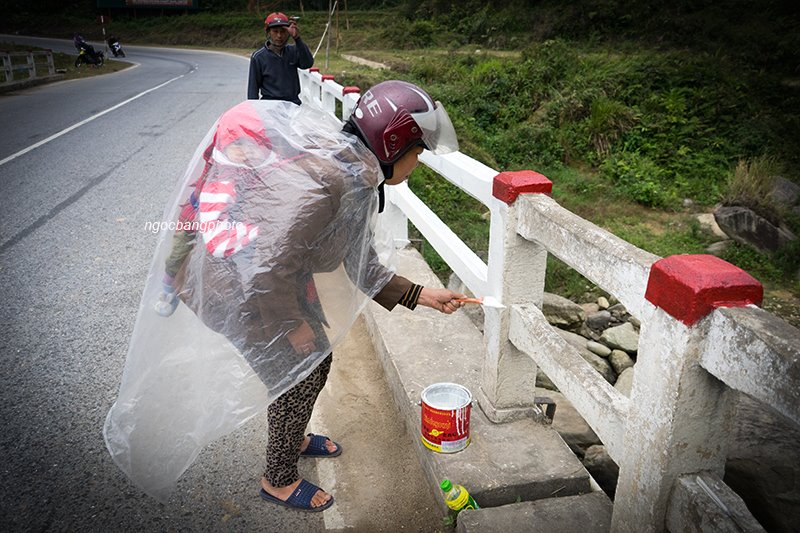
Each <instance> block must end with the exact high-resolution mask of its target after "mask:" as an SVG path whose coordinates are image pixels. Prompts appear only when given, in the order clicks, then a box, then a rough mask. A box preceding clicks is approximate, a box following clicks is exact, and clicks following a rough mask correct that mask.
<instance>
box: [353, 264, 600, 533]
mask: <svg viewBox="0 0 800 533" xmlns="http://www.w3.org/2000/svg"><path fill="white" fill-rule="evenodd" d="M398 256H399V257H398V272H400V273H402V274H403V275H404V276H406V277H408V278H410V279H412V280H414V281H415V282H417V283H422V284H425V285H426V286H441V283H440V282H439V280H438V279H437V278H436V276H435V275H434V274H433V273H432V272H431V270H430V269H429V267H428V266H427V264H426V263H425V261H424V260H423V259H422V257H421V256H420V255H419V253H417V252H416V250H414V249H406V250H403V251H401V252H400V253H399V254H398ZM366 322H367V327H368V329H369V331H370V336H371V337H372V339H373V343H374V345H375V346H376V349H377V352H378V357H379V358H380V359H381V362H382V364H383V368H384V372H385V375H386V380H387V382H388V384H389V388H390V389H391V391H392V394H393V396H394V399H395V402H396V404H397V406H398V409H399V411H400V413H401V415H402V418H403V419H404V420H405V423H406V428H407V430H408V431H407V433H408V434H409V435H411V437H412V439H413V441H414V442H413V446H414V449H415V450H416V453H417V457H418V458H419V461H420V464H421V465H422V468H423V470H424V472H425V474H426V477H427V480H428V483H429V484H430V486H431V490H432V491H434V493H436V492H437V491H438V484H439V482H440V481H441V480H442V479H445V478H449V479H452V480H454V481H455V482H458V483H460V484H462V485H464V486H465V487H467V488H468V490H469V491H470V494H472V495H473V496H474V497H475V500H476V501H477V502H478V504H479V505H481V506H482V509H481V510H477V511H468V512H464V514H463V515H460V517H461V518H460V523H459V524H458V528H459V530H460V531H509V530H513V531H524V530H531V528H533V527H534V526H535V528H536V530H537V531H548V532H559V531H564V532H567V531H578V530H581V529H586V530H587V531H588V530H591V531H607V530H608V528H609V527H610V520H611V509H612V504H611V501H610V500H609V499H608V497H607V496H606V495H605V493H603V492H598V490H599V489H597V485H596V484H594V483H592V482H591V478H590V475H589V473H588V472H587V471H586V470H585V468H584V467H583V465H582V464H581V462H580V461H579V460H578V459H577V457H576V456H575V455H574V454H573V453H572V452H571V451H570V449H569V448H568V447H567V445H566V444H565V443H564V441H563V440H562V439H561V437H560V436H559V435H558V433H557V432H556V431H555V430H554V429H553V428H552V427H551V426H549V425H546V424H542V423H539V422H536V421H534V420H533V418H528V419H523V420H518V421H515V422H509V423H505V424H493V423H491V422H490V421H489V420H488V419H487V418H486V416H485V415H484V414H483V412H482V411H481V409H480V408H479V407H478V406H477V405H475V406H474V407H473V409H472V417H471V426H470V436H471V438H472V443H471V444H470V446H469V447H468V448H467V449H465V450H463V451H460V452H458V453H455V454H438V453H435V452H432V451H430V450H428V449H427V448H425V447H424V446H423V445H422V443H421V442H420V438H419V437H420V424H421V422H420V407H419V405H418V403H419V401H420V393H421V392H422V390H423V389H424V388H425V387H426V386H428V385H430V384H432V383H437V382H456V383H460V384H462V385H465V386H466V387H467V388H469V389H470V391H472V393H473V396H475V393H476V391H477V390H478V386H479V382H480V372H481V365H482V360H483V358H484V352H485V351H484V344H483V339H482V336H481V333H480V332H479V331H478V330H477V329H476V328H475V326H474V325H473V323H472V322H471V321H470V320H469V318H468V317H467V316H466V315H465V314H464V313H455V314H453V315H449V316H447V315H441V314H440V313H438V312H436V311H433V310H431V309H427V308H425V309H419V308H418V309H417V310H415V311H414V312H408V311H405V310H401V309H398V310H395V311H393V312H392V313H388V312H386V311H385V310H384V309H382V308H381V307H379V306H377V305H375V304H370V307H369V309H368V312H367V313H366ZM593 487H594V488H593ZM438 501H439V505H440V507H441V510H442V512H443V513H446V512H447V508H446V507H445V505H444V501H443V500H442V499H441V498H438ZM532 501H536V502H537V503H535V504H532V503H530V502H532ZM532 513H534V514H535V516H536V519H535V521H533V520H532Z"/></svg>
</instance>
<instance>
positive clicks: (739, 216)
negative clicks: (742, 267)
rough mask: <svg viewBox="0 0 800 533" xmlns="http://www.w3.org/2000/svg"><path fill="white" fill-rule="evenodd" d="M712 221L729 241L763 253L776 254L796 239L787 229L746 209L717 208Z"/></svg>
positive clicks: (734, 207)
mask: <svg viewBox="0 0 800 533" xmlns="http://www.w3.org/2000/svg"><path fill="white" fill-rule="evenodd" d="M714 219H715V220H716V221H717V224H719V227H720V228H722V230H723V231H724V232H725V233H726V234H727V235H728V236H729V237H730V238H731V239H733V240H735V241H737V242H739V243H742V244H745V245H747V246H751V247H753V248H755V249H757V250H760V251H762V252H765V253H773V252H777V251H778V250H780V249H781V248H785V247H786V246H788V245H789V244H790V243H791V242H793V241H794V240H795V239H797V237H796V236H795V235H794V234H793V233H792V232H791V231H789V229H788V228H785V227H781V226H776V225H774V224H773V223H771V222H770V221H768V220H767V219H765V218H764V217H762V216H760V215H758V214H756V213H755V212H754V211H753V210H751V209H748V208H746V207H741V206H721V207H718V208H717V209H716V210H715V211H714Z"/></svg>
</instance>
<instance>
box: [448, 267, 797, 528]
mask: <svg viewBox="0 0 800 533" xmlns="http://www.w3.org/2000/svg"><path fill="white" fill-rule="evenodd" d="M449 287H450V288H451V289H452V290H456V291H459V292H464V291H465V288H464V286H463V285H462V284H461V283H460V281H459V280H458V278H455V276H454V277H453V278H451V282H450V284H449ZM464 312H466V313H467V314H469V315H470V318H471V319H472V321H473V323H474V324H475V325H476V326H477V327H478V328H479V329H481V330H482V329H483V311H482V309H481V308H480V307H479V306H474V307H472V306H470V307H465V308H464ZM542 314H544V316H545V317H546V318H547V321H548V322H549V323H550V325H551V326H553V327H554V328H555V329H556V331H557V332H558V333H559V334H560V335H561V336H562V337H563V338H564V339H565V340H566V341H567V342H569V343H570V344H571V345H572V346H574V347H575V349H576V350H577V351H578V352H579V353H580V354H581V356H583V358H584V359H585V360H586V361H588V362H589V364H590V365H592V367H594V369H595V370H597V372H598V373H600V375H602V376H603V378H604V379H605V380H606V381H608V382H609V383H611V384H612V385H613V386H614V388H616V389H617V390H619V391H620V392H621V393H623V394H625V395H626V396H630V391H631V385H632V384H633V372H634V370H633V368H634V365H635V363H636V356H637V352H638V345H639V327H640V325H641V324H640V322H639V321H638V320H637V319H636V317H634V316H631V315H630V314H629V313H628V312H627V310H626V309H625V307H624V306H623V305H622V304H619V303H616V302H613V301H612V302H609V301H608V299H607V298H604V297H600V298H598V299H597V301H595V302H590V303H583V304H576V303H574V302H572V301H570V300H568V299H566V298H563V297H561V296H558V295H555V294H548V293H545V295H544V301H543V305H542ZM536 384H537V391H536V396H545V397H549V398H550V399H551V400H552V401H553V402H554V403H555V404H556V406H557V407H556V412H555V417H554V419H553V427H554V428H555V429H556V430H557V431H558V432H559V434H560V435H561V437H562V438H563V439H564V441H565V442H566V443H567V444H568V445H569V447H570V448H571V449H572V451H573V452H574V453H575V454H576V455H577V456H578V457H579V458H580V459H581V461H582V462H583V464H584V466H585V467H586V469H587V470H588V471H589V473H591V474H592V477H593V478H594V479H595V480H596V481H597V482H598V484H599V485H600V487H601V488H602V489H603V490H604V491H605V492H606V493H607V494H608V495H609V496H610V497H611V498H612V499H613V497H614V492H615V490H616V485H617V477H618V475H619V468H618V466H617V464H616V463H614V461H613V460H612V459H611V457H610V456H609V455H608V453H606V450H605V446H603V443H602V442H601V441H600V439H599V438H598V437H597V435H596V434H595V432H594V431H593V430H592V429H591V427H589V425H588V424H587V423H586V421H585V420H584V419H583V418H582V417H581V416H580V414H579V413H578V412H577V411H576V410H575V409H574V408H573V407H572V405H571V404H570V403H569V401H568V400H567V399H566V398H565V397H564V396H563V395H562V394H561V393H560V392H559V391H558V389H557V388H556V386H555V385H554V384H553V383H552V382H551V381H550V379H549V378H548V377H547V376H546V375H545V374H544V373H543V372H541V371H539V373H538V375H537V377H536ZM734 427H735V429H736V430H735V431H734V434H733V435H732V437H731V442H730V445H729V449H730V452H729V456H728V461H727V463H726V468H725V482H726V483H727V484H728V485H729V486H730V487H731V488H733V489H734V490H735V491H736V492H737V493H738V494H739V496H740V497H741V498H742V499H743V500H744V501H745V503H746V504H747V506H748V507H749V509H750V511H751V512H752V513H753V515H754V516H755V517H756V519H757V520H759V522H761V524H762V525H764V526H765V527H767V529H768V530H770V531H778V532H789V531H800V512H797V510H798V509H800V482H799V481H798V480H800V447H798V446H797V443H798V442H800V428H797V427H795V426H793V425H792V424H790V423H788V422H787V421H785V420H783V419H782V418H781V417H780V416H779V415H776V414H774V413H772V412H771V410H770V409H769V408H768V406H764V405H761V404H759V403H758V402H756V401H755V400H752V399H749V398H747V397H746V396H744V395H741V401H740V403H739V406H738V410H737V412H736V421H735V423H734Z"/></svg>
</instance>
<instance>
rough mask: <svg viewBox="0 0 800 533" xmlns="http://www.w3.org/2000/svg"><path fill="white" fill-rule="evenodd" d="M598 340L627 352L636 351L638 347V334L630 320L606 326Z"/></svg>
mask: <svg viewBox="0 0 800 533" xmlns="http://www.w3.org/2000/svg"><path fill="white" fill-rule="evenodd" d="M600 342H602V343H603V344H605V345H606V346H608V347H610V348H615V349H618V350H622V351H624V352H628V353H636V352H637V350H638V349H639V334H638V333H637V332H636V328H634V327H633V324H631V323H630V322H625V323H624V324H622V325H621V326H614V327H613V328H608V329H607V330H605V331H604V332H603V334H602V335H601V336H600Z"/></svg>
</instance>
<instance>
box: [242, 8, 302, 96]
mask: <svg viewBox="0 0 800 533" xmlns="http://www.w3.org/2000/svg"><path fill="white" fill-rule="evenodd" d="M264 29H265V30H266V32H267V42H266V43H264V46H262V47H261V48H259V49H258V50H256V51H255V52H253V55H252V56H250V77H249V79H248V82H247V99H248V100H258V99H259V98H260V99H262V100H286V101H288V102H294V103H295V104H297V105H300V98H299V95H300V78H299V76H298V75H297V69H298V68H303V69H306V68H310V67H311V66H312V65H314V56H312V55H311V50H309V49H308V46H307V45H306V43H304V42H303V41H302V40H301V39H300V31H299V30H298V28H297V22H296V21H294V20H289V18H288V17H287V16H286V15H284V14H283V13H270V14H269V15H268V16H267V18H266V20H264ZM289 36H291V37H292V38H293V39H294V45H291V44H286V43H287V41H288V40H289ZM259 93H260V94H259Z"/></svg>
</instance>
